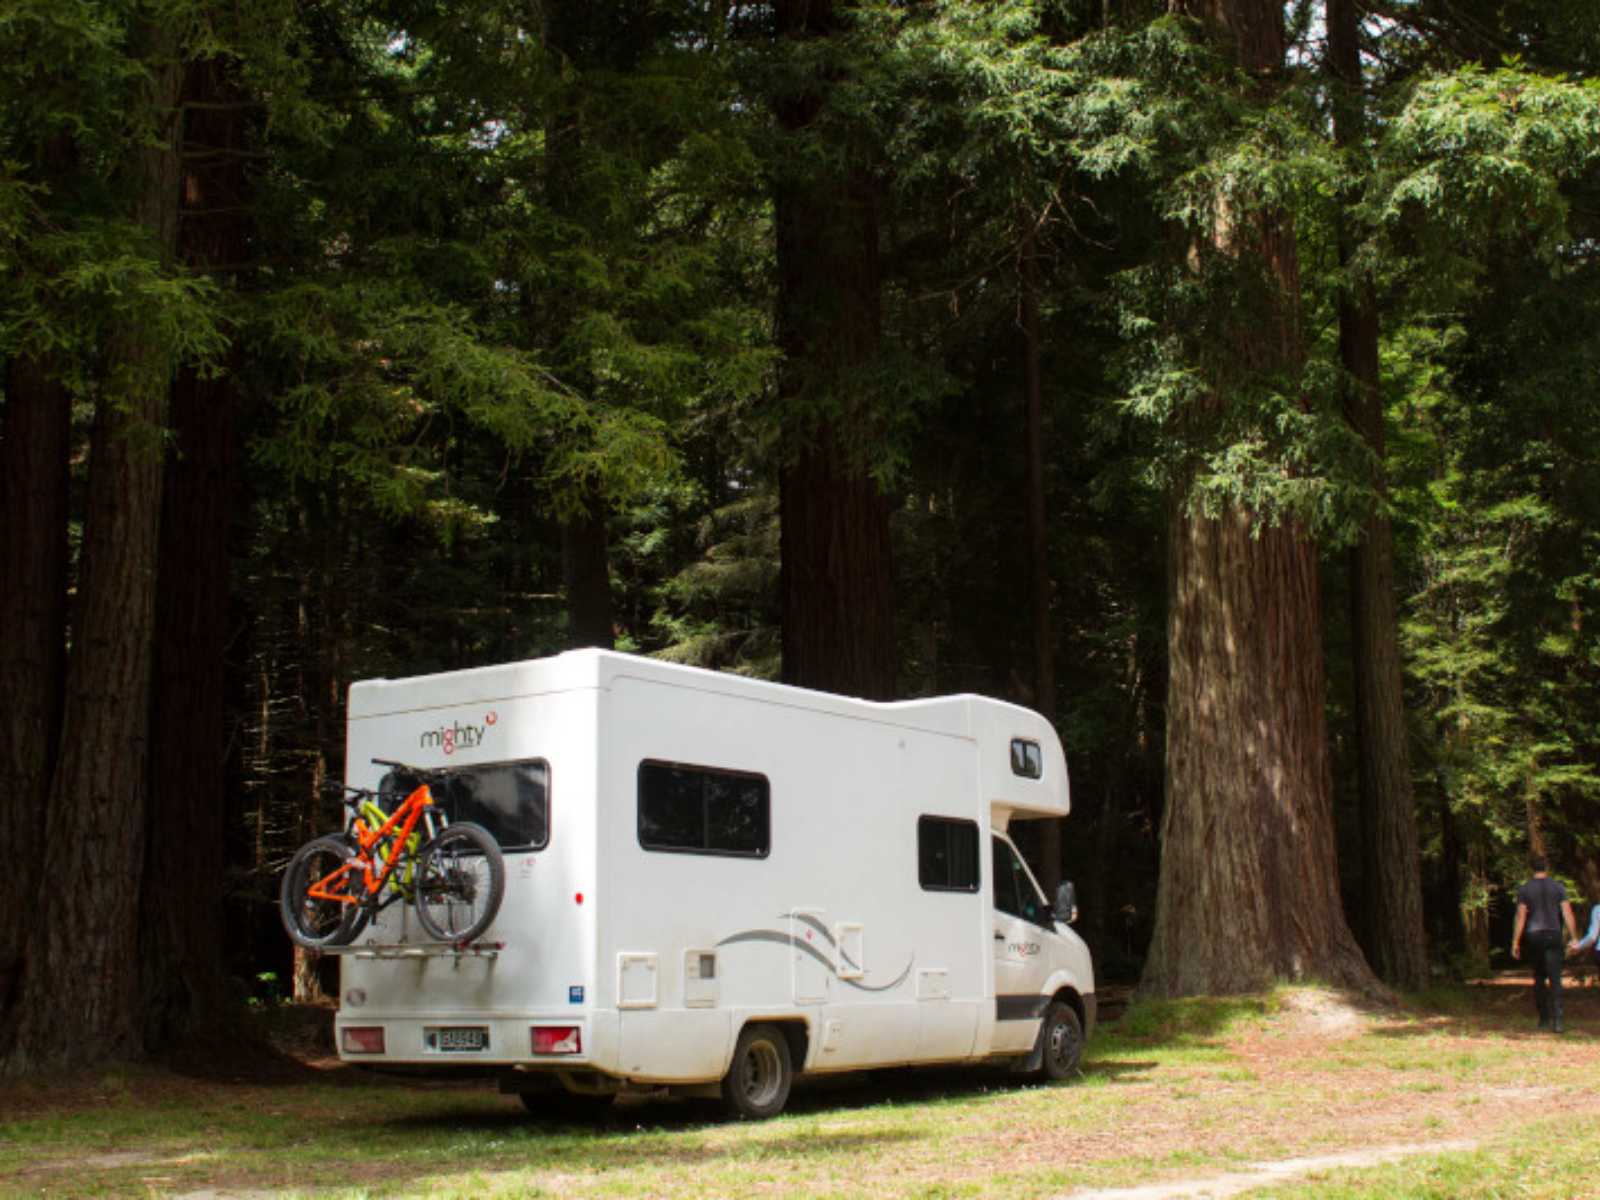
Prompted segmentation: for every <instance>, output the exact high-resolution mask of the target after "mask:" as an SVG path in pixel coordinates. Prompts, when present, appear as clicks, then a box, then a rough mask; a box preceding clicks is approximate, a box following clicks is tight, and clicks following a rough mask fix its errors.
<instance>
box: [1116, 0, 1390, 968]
mask: <svg viewBox="0 0 1600 1200" xmlns="http://www.w3.org/2000/svg"><path fill="white" fill-rule="evenodd" d="M1174 8H1175V9H1176V10H1177V11H1179V12H1182V13H1186V14H1187V15H1190V16H1194V17H1197V18H1199V19H1200V20H1201V21H1203V22H1204V23H1206V24H1207V25H1208V26H1209V27H1210V30H1211V32H1212V33H1214V34H1215V35H1216V36H1217V37H1218V38H1219V39H1221V40H1222V41H1223V42H1224V43H1225V44H1228V45H1230V46H1231V47H1232V48H1233V51H1234V54H1235V56H1236V61H1237V63H1238V65H1239V66H1240V67H1241V68H1242V70H1243V71H1244V73H1245V74H1246V75H1247V76H1248V77H1249V78H1250V79H1251V80H1252V81H1253V83H1252V86H1255V87H1262V88H1270V87H1271V86H1272V83H1273V80H1274V79H1275V78H1276V77H1278V76H1279V75H1280V74H1281V73H1282V71H1283V68H1284V52H1285V45H1284V30H1283V6H1282V5H1281V3H1279V2H1278V0H1188V2H1187V3H1185V2H1184V0H1177V3H1175V4H1174ZM1207 255H1217V256H1220V257H1221V258H1222V259H1223V260H1225V261H1228V262H1231V263H1232V264H1233V265H1234V266H1235V267H1237V268H1239V269H1240V270H1239V272H1238V274H1239V275H1241V276H1246V277H1248V276H1250V275H1252V274H1253V275H1254V276H1255V277H1256V278H1259V279H1261V280H1262V281H1263V283H1264V284H1265V286H1264V287H1263V288H1262V291H1263V293H1264V294H1265V295H1266V296H1267V297H1268V298H1267V299H1266V300H1265V301H1264V304H1265V307H1266V309H1267V311H1264V312H1263V311H1259V309H1258V311H1256V312H1254V313H1253V314H1252V315H1251V316H1250V317H1248V318H1246V317H1236V318H1235V319H1234V324H1233V327H1232V328H1231V329H1229V330H1228V331H1227V333H1226V335H1225V336H1226V337H1227V340H1228V346H1227V353H1226V355H1225V356H1224V358H1226V359H1228V360H1231V362H1232V363H1233V364H1235V365H1236V366H1237V367H1242V368H1243V369H1245V370H1246V371H1248V372H1251V373H1258V374H1260V375H1268V374H1276V375H1279V376H1282V377H1292V376H1293V374H1294V372H1295V370H1296V368H1297V366H1298V364H1299V361H1300V357H1301V355H1302V349H1301V336H1300V331H1299V322H1298V309H1299V298H1300V281H1299V267H1298V263H1297V260H1296V254H1295V236H1294V229H1293V225H1292V223H1291V221H1290V220H1289V218H1288V215H1287V214H1285V213H1283V212H1278V211H1272V210H1265V211H1262V210H1257V211H1241V210H1240V209H1239V208H1237V207H1235V206H1234V205H1233V204H1232V203H1231V202H1230V201H1229V200H1228V198H1226V197H1222V196H1219V197H1218V202H1217V204H1216V206H1215V216H1214V217H1213V224H1212V227H1211V229H1210V231H1209V245H1206V246H1200V245H1197V246H1196V247H1195V248H1194V255H1193V257H1194V258H1196V259H1203V258H1204V257H1205V256H1207ZM1228 389H1229V385H1228V384H1227V382H1226V381H1225V380H1224V379H1223V378H1221V377H1220V374H1219V376H1218V377H1217V378H1215V379H1213V380H1212V390H1211V392H1210V394H1209V396H1207V397H1206V398H1205V400H1204V401H1203V404H1204V406H1206V407H1208V408H1210V409H1211V410H1212V415H1215V414H1216V413H1217V412H1220V411H1221V410H1223V409H1224V408H1226V406H1228V405H1229V404H1230V403H1240V402H1243V400H1242V398H1238V397H1234V396H1231V395H1230V394H1229V390H1228ZM1194 501H1195V496H1194V495H1193V492H1192V477H1189V478H1188V481H1187V482H1185V483H1183V484H1180V485H1179V486H1177V487H1176V488H1175V489H1174V493H1173V497H1172V505H1171V512H1170V533H1169V557H1168V577H1169V605H1168V617H1167V621H1168V626H1167V637H1168V656H1169V662H1170V675H1169V682H1168V690H1167V781H1166V809H1165V813H1164V815H1163V818H1162V829H1161V839H1162V856H1161V872H1160V880H1159V885H1158V892H1157V899H1156V919H1155V931H1154V936H1153V938H1152V942H1151V946H1150V951H1149V957H1148V958H1147V960H1146V962H1145V968H1144V976H1143V980H1142V984H1141V987H1142V989H1143V990H1144V991H1146V992H1148V993H1152V994H1156V995H1165V996H1177V995H1190V994H1196V993H1228V992H1240V991H1251V990H1256V989H1259V988H1261V987H1264V986H1267V985H1269V984H1271V983H1272V982H1273V981H1274V980H1276V979H1306V978H1316V979H1322V980H1325V981H1327V982H1331V983H1336V984H1346V985H1354V986H1361V987H1370V986H1372V985H1373V983H1374V982H1375V981H1374V980H1373V979H1372V975H1371V971H1370V970H1369V968H1368V967H1367V964H1366V962H1365V960H1364V959H1363V958H1362V955H1361V951H1360V949H1359V948H1358V947H1357V945H1356V942H1355V939H1354V937H1353V936H1352V935H1351V933H1350V930H1349V927H1348V925H1347V924H1346V921H1345V917H1344V911H1343V908H1342V907H1341V900H1340V895H1339V882H1338V870H1337V863H1336V858H1335V847H1334V834H1333V811H1332V807H1333V806H1332V796H1331V785H1330V769H1329V751H1328V736H1327V726H1326V717H1325V713H1324V707H1323V705H1324V697H1323V678H1324V677H1323V664H1322V614H1321V609H1320V604H1319V600H1318V583H1317V555H1316V549H1315V547H1314V545H1313V544H1312V543H1311V541H1310V540H1309V539H1308V538H1307V537H1306V536H1305V533H1304V531H1303V530H1302V529H1300V528H1299V527H1297V525H1296V524H1294V523H1293V522H1290V521H1284V520H1279V521H1277V522H1275V523H1267V522H1265V521H1264V520H1263V518H1262V517H1261V516H1260V515H1258V514H1256V513H1254V512H1252V511H1251V510H1250V509H1248V508H1247V507H1245V506H1244V505H1243V504H1242V503H1241V502H1239V501H1237V500H1235V501H1231V502H1227V503H1224V504H1223V505H1222V508H1221V511H1220V512H1216V513H1215V514H1208V513H1207V512H1205V511H1204V510H1203V509H1202V508H1201V507H1199V506H1198V505H1197V504H1196V503H1194Z"/></svg>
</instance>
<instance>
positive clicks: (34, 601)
mask: <svg viewBox="0 0 1600 1200" xmlns="http://www.w3.org/2000/svg"><path fill="white" fill-rule="evenodd" d="M0 416H3V418H4V424H3V428H0V579H4V580H5V584H4V586H0V629H3V630H4V631H5V636H4V637H0V695H4V696H5V698H6V702H5V705H4V717H3V719H0V777H3V778H4V779H5V781H6V782H5V786H4V788H3V789H0V844H4V845H7V846H18V847H30V848H31V849H32V852H31V853H19V854H16V855H13V856H12V859H13V861H12V862H11V863H10V865H9V866H8V868H7V869H6V871H4V872H3V873H0V912H6V913H10V914H12V918H11V919H9V920H6V921H0V1022H3V1020H4V1014H5V1013H6V1012H7V1011H8V1010H9V1008H10V1006H11V1003H12V1002H13V1001H14V1000H15V998H16V990H17V987H18V985H19V984H20V981H21V977H22V972H23V969H24V962H23V953H24V949H25V946H26V941H27V932H28V922H27V921H25V920H23V919H22V914H23V913H26V912H29V911H30V910H31V909H32V907H33V905H34V903H35V899H36V897H37V895H38V892H39V868H40V856H39V854H38V850H39V849H41V846H40V843H39V822H40V820H41V819H42V817H41V814H43V813H44V812H45V811H46V808H45V798H46V795H47V794H48V790H49V784H50V776H51V774H52V772H53V771H54V769H55V761H56V752H57V747H58V744H59V736H60V723H61V695H62V677H63V675H64V674H65V668H66V647H67V641H66V623H67V482H68V475H67V454H68V448H69V444H70V440H71V433H72V405H71V402H70V400H69V398H68V396H67V392H66V389H65V388H64V387H62V386H61V384H60V383H59V382H58V381H57V380H56V379H54V378H53V377H52V375H51V368H50V363H49V361H48V360H44V361H41V360H39V359H36V358H17V359H14V360H12V361H11V362H10V363H8V364H6V373H5V406H4V408H3V409H0Z"/></svg>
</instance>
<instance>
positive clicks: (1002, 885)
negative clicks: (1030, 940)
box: [990, 838, 1055, 929]
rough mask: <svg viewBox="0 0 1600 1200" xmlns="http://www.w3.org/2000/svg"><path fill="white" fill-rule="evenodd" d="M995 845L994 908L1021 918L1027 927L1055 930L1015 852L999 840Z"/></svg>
mask: <svg viewBox="0 0 1600 1200" xmlns="http://www.w3.org/2000/svg"><path fill="white" fill-rule="evenodd" d="M990 840H991V841H992V842H993V844H994V906H995V907H996V908H997V909H999V910H1000V911H1001V912H1003V913H1010V914H1011V915H1012V916H1013V917H1021V918H1022V919H1023V920H1024V921H1027V922H1028V923H1029V924H1032V925H1038V926H1040V927H1042V928H1044V929H1054V928H1055V922H1054V921H1053V920H1052V919H1051V916H1050V909H1049V906H1048V905H1046V904H1045V902H1044V897H1043V896H1041V895H1039V889H1038V888H1036V887H1034V885H1033V879H1032V878H1031V877H1030V876H1029V875H1028V871H1027V868H1026V867H1024V866H1023V865H1022V860H1021V859H1020V858H1018V857H1017V852H1016V851H1015V850H1013V849H1012V848H1011V846H1010V845H1009V844H1008V843H1006V842H1002V841H1001V840H1000V839H999V838H992V839H990Z"/></svg>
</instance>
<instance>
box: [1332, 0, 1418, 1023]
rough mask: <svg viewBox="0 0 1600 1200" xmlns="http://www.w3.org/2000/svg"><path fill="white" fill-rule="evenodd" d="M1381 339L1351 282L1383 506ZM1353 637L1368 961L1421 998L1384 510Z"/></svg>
mask: <svg viewBox="0 0 1600 1200" xmlns="http://www.w3.org/2000/svg"><path fill="white" fill-rule="evenodd" d="M1327 13H1328V58H1329V62H1330V64H1331V66H1332V68H1333V74H1334V92H1335V101H1334V105H1333V119H1334V137H1335V140H1336V141H1337V142H1338V143H1339V145H1340V146H1342V147H1344V148H1346V149H1354V150H1359V148H1360V146H1361V143H1362V141H1363V140H1364V138H1365V136H1366V120H1365V116H1366V114H1365V101H1364V100H1363V97H1362V83H1361V48H1360V44H1359V41H1358V38H1357V13H1356V4H1355V0H1328V9H1327ZM1352 241H1353V238H1352V235H1351V231H1350V227H1349V222H1348V220H1341V222H1340V227H1339V265H1340V266H1341V268H1343V269H1345V270H1347V271H1348V270H1349V269H1350V266H1351V259H1352ZM1378 332H1379V326H1378V306H1377V298H1376V297H1375V295H1374V294H1373V289H1372V284H1371V281H1370V280H1368V279H1366V278H1365V277H1363V278H1360V279H1357V280H1354V281H1351V283H1350V285H1349V286H1348V287H1347V288H1346V289H1345V290H1344V291H1343V292H1342V293H1341V294H1340V298H1339V357H1340V359H1341V360H1342V362H1343V364H1344V368H1345V371H1346V373H1347V376H1348V380H1347V384H1346V390H1345V413H1346V416H1347V417H1348V419H1349V421H1350V424H1351V426H1352V428H1354V429H1355V430H1356V432H1357V433H1359V434H1360V435H1361V436H1362V438H1363V439H1364V440H1365V441H1366V443H1367V445H1368V446H1369V447H1370V448H1371V450H1372V455H1373V462H1374V464H1375V466H1374V471H1375V478H1374V480H1373V482H1374V484H1375V486H1376V488H1377V491H1378V493H1379V495H1380V497H1381V496H1384V495H1386V493H1387V487H1386V481H1385V471H1384V465H1383V464H1384V430H1383V397H1382V391H1381V388H1380V378H1379V358H1378ZM1350 628H1351V643H1352V647H1351V650H1352V654H1353V655H1354V668H1355V691H1356V702H1355V709H1356V746H1357V750H1356V756H1357V758H1358V760H1359V762H1360V780H1361V851H1362V855H1361V857H1362V864H1361V865H1362V871H1361V878H1362V885H1363V886H1362V895H1363V896H1364V897H1365V901H1366V908H1367V918H1368V919H1367V922H1366V926H1367V929H1366V933H1367V949H1368V953H1369V955H1370V956H1371V960H1372V965H1373V967H1374V969H1375V970H1376V971H1377V973H1378V976H1379V977H1380V978H1381V979H1383V980H1384V981H1385V982H1387V983H1389V984H1392V985H1393V986H1395V987H1398V988H1403V989H1406V990H1408V991H1416V990H1418V989H1421V988H1423V987H1426V986H1427V984H1428V948H1427V936H1426V930H1425V926H1424V923H1423V916H1422V866H1421V857H1420V854H1419V851H1418V845H1417V813H1416V800H1415V797H1414V794H1413V791H1412V784H1411V756H1410V754H1409V752H1408V750H1407V746H1406V722H1405V698H1404V690H1405V684H1404V681H1403V679H1402V677H1401V671H1400V625H1399V617H1398V614H1397V612H1396V604H1395V588H1394V537H1393V534H1392V532H1391V530H1390V527H1389V517H1388V514H1387V513H1385V512H1383V511H1381V510H1380V511H1378V512H1376V513H1374V514H1373V515H1372V517H1371V518H1370V519H1369V520H1368V521H1367V525H1366V530H1365V533H1364V535H1363V537H1362V539H1361V541H1360V542H1359V543H1357V544H1356V546H1355V547H1354V548H1352V549H1351V551H1350Z"/></svg>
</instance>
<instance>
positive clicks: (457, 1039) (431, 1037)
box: [427, 1025, 489, 1053]
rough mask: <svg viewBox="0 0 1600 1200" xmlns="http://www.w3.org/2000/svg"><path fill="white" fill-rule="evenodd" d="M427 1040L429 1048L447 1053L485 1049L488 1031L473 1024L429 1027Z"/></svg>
mask: <svg viewBox="0 0 1600 1200" xmlns="http://www.w3.org/2000/svg"><path fill="white" fill-rule="evenodd" d="M427 1040H428V1046H429V1048H430V1049H433V1050H440V1051H445V1052H448V1053H459V1052H460V1051H464V1050H465V1051H471V1050H487V1049H488V1048H489V1031H488V1030H487V1029H484V1028H482V1027H480V1026H475V1025H465V1026H456V1027H454V1028H443V1029H430V1030H428V1039H427Z"/></svg>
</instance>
